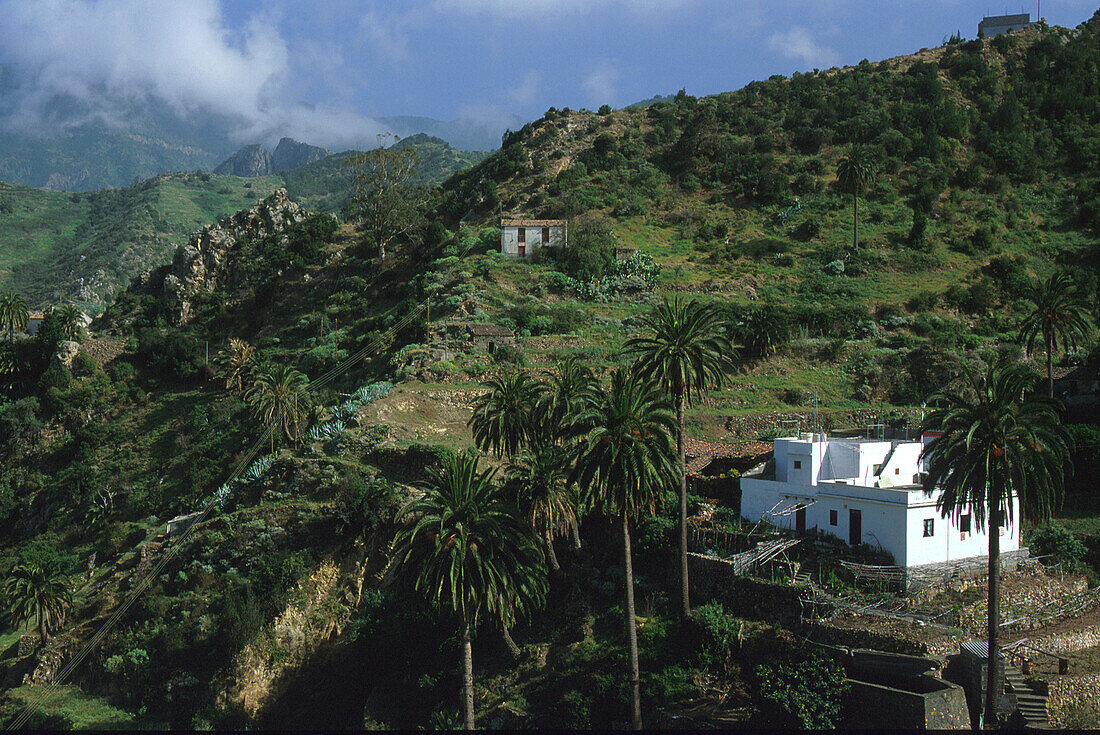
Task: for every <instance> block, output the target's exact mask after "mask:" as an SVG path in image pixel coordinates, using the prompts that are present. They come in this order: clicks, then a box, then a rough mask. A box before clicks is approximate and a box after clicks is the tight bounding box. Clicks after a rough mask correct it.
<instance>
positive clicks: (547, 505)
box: [505, 444, 576, 572]
mask: <svg viewBox="0 0 1100 735" xmlns="http://www.w3.org/2000/svg"><path fill="white" fill-rule="evenodd" d="M568 477H569V459H568V457H567V456H566V452H565V450H564V449H563V448H562V447H560V446H558V445H557V444H546V445H543V446H541V447H538V448H532V449H529V450H527V451H525V452H523V453H521V454H519V455H517V456H516V458H515V459H514V460H513V461H512V463H511V464H510V465H509V466H508V469H507V470H506V472H505V479H506V481H507V482H508V484H509V485H510V486H511V487H512V488H513V489H514V491H515V493H516V495H517V498H518V500H519V503H518V505H519V507H520V508H524V509H526V510H527V511H528V512H529V514H530V518H531V525H532V526H533V527H534V528H535V530H536V531H538V533H539V534H540V535H541V536H542V540H543V543H544V544H545V545H546V558H547V561H548V562H549V564H550V571H551V572H558V571H560V570H561V566H560V565H559V564H558V558H557V555H555V554H554V536H556V535H558V534H560V533H563V532H565V531H566V530H567V529H568V528H569V527H570V526H571V525H572V524H573V523H575V522H576V510H575V508H574V505H573V502H574V500H573V496H572V494H571V493H570V492H569V483H568V482H567V480H568Z"/></svg>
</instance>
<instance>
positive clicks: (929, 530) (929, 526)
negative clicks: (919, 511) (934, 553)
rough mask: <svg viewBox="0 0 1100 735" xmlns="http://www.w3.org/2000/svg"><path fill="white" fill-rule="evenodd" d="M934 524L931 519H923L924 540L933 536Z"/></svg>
mask: <svg viewBox="0 0 1100 735" xmlns="http://www.w3.org/2000/svg"><path fill="white" fill-rule="evenodd" d="M934 522H935V521H934V519H932V518H925V519H924V537H925V538H929V537H931V536H932V535H933V532H934V527H933V524H934Z"/></svg>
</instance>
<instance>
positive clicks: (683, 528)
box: [676, 390, 691, 620]
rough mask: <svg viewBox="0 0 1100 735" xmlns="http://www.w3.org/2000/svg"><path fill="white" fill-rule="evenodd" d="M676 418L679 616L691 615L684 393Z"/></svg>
mask: <svg viewBox="0 0 1100 735" xmlns="http://www.w3.org/2000/svg"><path fill="white" fill-rule="evenodd" d="M676 418H677V419H678V420H679V422H680V433H679V434H678V435H677V437H676V452H677V454H678V455H679V456H680V617H681V618H682V619H684V620H687V619H688V618H690V617H691V598H690V593H689V591H688V530H687V529H688V526H687V507H688V496H687V492H688V491H687V464H686V459H685V457H684V452H685V449H684V431H685V419H684V394H683V391H682V390H681V391H680V392H679V393H678V394H677V395H676Z"/></svg>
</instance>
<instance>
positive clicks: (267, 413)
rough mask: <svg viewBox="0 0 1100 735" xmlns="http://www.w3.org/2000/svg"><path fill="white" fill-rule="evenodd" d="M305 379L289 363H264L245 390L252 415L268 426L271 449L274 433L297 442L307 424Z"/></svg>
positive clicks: (306, 385)
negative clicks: (248, 387)
mask: <svg viewBox="0 0 1100 735" xmlns="http://www.w3.org/2000/svg"><path fill="white" fill-rule="evenodd" d="M308 386H309V378H307V377H306V376H305V375H304V374H303V373H301V372H300V371H298V370H295V369H294V368H292V367H290V366H289V365H282V364H278V363H274V364H268V365H265V366H264V367H263V368H261V369H260V370H259V371H258V373H257V375H256V380H255V382H254V383H253V384H252V387H251V388H250V389H249V391H248V394H247V395H248V402H249V403H250V404H252V411H253V414H254V415H255V416H256V418H258V419H259V420H260V421H262V422H263V424H264V425H265V426H267V427H269V430H270V434H271V451H275V436H276V434H282V435H283V436H285V437H286V438H287V439H288V440H289V441H292V442H294V441H297V440H298V438H299V437H301V435H302V432H303V431H305V429H306V427H307V425H308V423H309V414H310V408H311V405H312V404H311V402H310V397H309V389H308Z"/></svg>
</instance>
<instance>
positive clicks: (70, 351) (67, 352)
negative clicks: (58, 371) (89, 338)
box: [53, 339, 80, 368]
mask: <svg viewBox="0 0 1100 735" xmlns="http://www.w3.org/2000/svg"><path fill="white" fill-rule="evenodd" d="M78 352H80V344H79V343H77V342H73V341H72V340H71V339H67V340H65V341H64V342H62V343H61V344H59V345H58V346H57V352H55V353H54V356H53V359H54V360H55V361H56V362H59V363H61V364H62V365H64V366H65V367H67V368H71V367H72V366H73V359H74V358H76V353H78Z"/></svg>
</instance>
